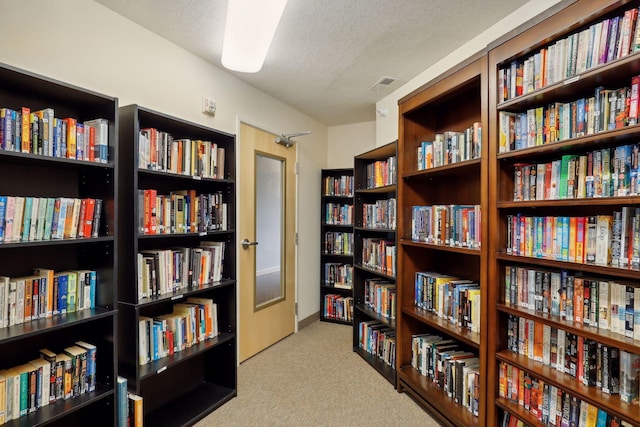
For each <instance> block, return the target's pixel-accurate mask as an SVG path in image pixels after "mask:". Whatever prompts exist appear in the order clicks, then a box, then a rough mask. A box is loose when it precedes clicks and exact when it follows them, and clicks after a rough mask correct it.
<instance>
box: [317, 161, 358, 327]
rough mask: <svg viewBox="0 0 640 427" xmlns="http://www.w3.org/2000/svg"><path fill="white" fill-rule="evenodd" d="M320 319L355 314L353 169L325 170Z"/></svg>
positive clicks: (335, 319)
mask: <svg viewBox="0 0 640 427" xmlns="http://www.w3.org/2000/svg"><path fill="white" fill-rule="evenodd" d="M321 176H322V189H321V194H322V202H321V204H322V207H321V209H322V212H321V224H320V238H321V245H322V246H321V248H320V320H322V321H325V322H334V323H342V324H346V325H351V323H352V322H351V320H352V318H353V218H354V216H353V215H354V213H353V208H354V206H353V169H352V168H344V169H323V170H322V174H321Z"/></svg>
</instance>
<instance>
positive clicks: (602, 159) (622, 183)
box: [513, 144, 640, 201]
mask: <svg viewBox="0 0 640 427" xmlns="http://www.w3.org/2000/svg"><path fill="white" fill-rule="evenodd" d="M639 153H640V144H633V145H622V146H618V147H613V148H604V149H601V150H594V151H589V152H588V153H586V154H583V155H580V156H577V155H571V154H565V155H563V156H562V158H560V159H556V160H553V161H550V162H547V163H538V164H526V163H518V164H516V165H514V178H513V179H514V183H513V190H514V191H513V200H514V201H528V200H555V199H581V198H592V197H625V196H635V195H637V194H640V181H638V171H639V167H638V160H639V156H638V154H639Z"/></svg>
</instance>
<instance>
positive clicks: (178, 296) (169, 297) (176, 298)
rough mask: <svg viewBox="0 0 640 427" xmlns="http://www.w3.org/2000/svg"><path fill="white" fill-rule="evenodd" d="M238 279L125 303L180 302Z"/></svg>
mask: <svg viewBox="0 0 640 427" xmlns="http://www.w3.org/2000/svg"><path fill="white" fill-rule="evenodd" d="M235 284H236V281H235V280H231V279H224V280H222V281H220V282H213V283H205V284H202V285H198V286H193V287H189V288H186V289H180V290H178V291H175V292H172V293H166V294H162V295H156V296H152V297H147V298H143V299H141V300H140V301H138V302H137V304H130V303H124V304H130V305H134V306H136V305H137V306H148V305H152V304H163V303H166V302H167V301H171V302H180V301H181V300H183V299H185V298H187V297H190V296H193V295H197V294H199V293H202V292H205V291H209V290H211V289H217V288H223V287H227V286H235Z"/></svg>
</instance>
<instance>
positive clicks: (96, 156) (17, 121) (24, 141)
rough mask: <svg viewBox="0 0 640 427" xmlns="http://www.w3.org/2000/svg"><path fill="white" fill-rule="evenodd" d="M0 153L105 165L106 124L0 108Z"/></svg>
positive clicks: (49, 110)
mask: <svg viewBox="0 0 640 427" xmlns="http://www.w3.org/2000/svg"><path fill="white" fill-rule="evenodd" d="M0 150H6V151H14V152H19V153H30V154H37V155H40V156H49V157H58V158H66V159H77V160H86V161H90V162H97V163H107V162H108V161H109V121H108V120H107V119H102V118H99V119H94V120H87V121H85V122H79V121H78V120H77V119H75V118H72V117H67V118H64V119H61V118H57V117H55V112H54V110H53V108H45V109H43V110H38V111H31V108H29V107H22V108H20V109H17V110H12V109H11V108H0Z"/></svg>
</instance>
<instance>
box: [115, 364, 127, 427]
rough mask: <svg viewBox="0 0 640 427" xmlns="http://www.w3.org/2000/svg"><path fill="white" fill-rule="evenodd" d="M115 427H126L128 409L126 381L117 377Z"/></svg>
mask: <svg viewBox="0 0 640 427" xmlns="http://www.w3.org/2000/svg"><path fill="white" fill-rule="evenodd" d="M116 411H117V412H116V413H117V419H116V425H117V426H118V427H128V426H129V423H128V418H129V409H128V398H127V379H126V378H124V377H121V376H119V375H118V378H117V385H116Z"/></svg>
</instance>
